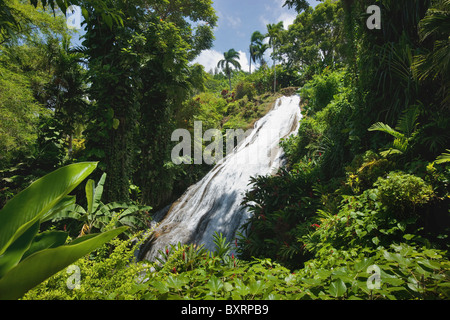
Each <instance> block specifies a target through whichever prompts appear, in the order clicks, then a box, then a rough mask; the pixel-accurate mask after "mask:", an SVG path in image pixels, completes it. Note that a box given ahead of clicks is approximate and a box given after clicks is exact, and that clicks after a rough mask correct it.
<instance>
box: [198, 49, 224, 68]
mask: <svg viewBox="0 0 450 320" xmlns="http://www.w3.org/2000/svg"><path fill="white" fill-rule="evenodd" d="M221 59H223V53H220V52H218V51H216V50H204V51H202V53H201V54H200V55H199V56H198V57H197V58H195V60H194V61H193V63H198V64H201V65H202V66H204V67H205V71H206V72H209V71H210V70H214V69H215V68H216V67H217V63H218V62H219V61H220V60H221Z"/></svg>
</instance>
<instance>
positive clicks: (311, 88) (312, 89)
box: [300, 69, 345, 113]
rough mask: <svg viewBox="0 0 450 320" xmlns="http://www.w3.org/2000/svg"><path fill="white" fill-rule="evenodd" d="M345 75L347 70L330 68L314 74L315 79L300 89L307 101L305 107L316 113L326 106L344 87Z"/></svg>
mask: <svg viewBox="0 0 450 320" xmlns="http://www.w3.org/2000/svg"><path fill="white" fill-rule="evenodd" d="M344 75H345V71H330V70H328V69H325V70H324V71H323V73H322V74H320V75H314V77H313V79H312V80H311V81H309V82H307V83H306V85H305V86H303V88H302V89H301V90H300V95H301V97H302V99H304V100H306V101H307V105H306V106H305V109H306V110H307V111H311V112H312V113H316V112H318V111H320V110H322V109H323V108H325V107H326V106H327V105H328V104H329V103H330V102H331V101H332V100H333V97H334V95H336V94H338V93H339V92H340V89H341V88H342V87H343V85H344Z"/></svg>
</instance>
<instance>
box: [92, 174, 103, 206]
mask: <svg viewBox="0 0 450 320" xmlns="http://www.w3.org/2000/svg"><path fill="white" fill-rule="evenodd" d="M105 179H106V173H103V174H102V177H101V178H100V180H99V181H98V183H97V187H95V192H94V203H93V206H92V210H93V212H95V211H97V208H98V206H99V205H100V203H101V199H102V194H103V185H104V184H105Z"/></svg>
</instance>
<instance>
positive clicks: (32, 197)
mask: <svg viewBox="0 0 450 320" xmlns="http://www.w3.org/2000/svg"><path fill="white" fill-rule="evenodd" d="M96 167H97V163H95V162H83V163H76V164H72V165H69V166H66V167H63V168H60V169H58V170H55V171H53V172H52V173H50V174H48V175H46V176H44V177H42V178H40V179H39V180H37V181H35V182H34V183H32V184H31V185H30V186H29V187H28V188H26V189H25V190H23V191H22V192H20V193H19V194H18V195H16V196H15V197H14V198H13V199H11V200H10V201H8V202H7V203H6V205H5V206H4V207H3V209H2V210H1V211H0V255H2V254H3V253H4V252H5V251H6V249H7V248H8V247H9V245H11V243H13V242H14V241H15V240H16V239H17V238H19V237H20V236H21V235H22V234H23V233H24V232H25V231H26V230H28V228H30V227H31V226H32V225H33V224H35V223H36V222H38V221H39V220H40V219H41V217H42V216H44V215H45V214H46V213H48V212H49V211H50V210H51V209H52V208H53V207H54V206H55V205H56V204H58V203H59V202H60V201H61V200H62V199H63V198H64V197H65V196H67V194H69V193H70V192H71V191H72V190H73V189H74V188H75V187H76V186H77V185H78V184H79V183H80V182H81V181H83V180H84V179H85V178H86V177H87V176H88V175H89V174H91V172H92V171H94V169H95V168H96Z"/></svg>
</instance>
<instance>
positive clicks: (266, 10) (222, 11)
mask: <svg viewBox="0 0 450 320" xmlns="http://www.w3.org/2000/svg"><path fill="white" fill-rule="evenodd" d="M284 2H285V0H213V7H214V9H215V10H216V14H217V16H218V18H219V19H218V22H217V27H216V28H215V30H214V36H215V41H214V43H213V47H212V48H211V49H210V50H206V51H203V52H202V53H201V54H200V56H199V57H197V58H196V59H195V60H194V61H193V62H194V63H199V64H201V65H203V66H204V67H205V71H207V72H208V71H210V70H211V69H214V68H215V67H216V66H217V62H219V60H221V59H223V53H224V52H226V51H228V50H229V49H232V48H233V49H235V50H236V51H238V52H239V53H240V61H239V62H240V64H241V67H242V70H245V71H248V70H249V60H250V54H249V49H248V48H249V45H250V38H251V35H252V33H253V32H254V31H260V32H261V33H263V34H264V33H266V32H267V24H269V23H278V22H280V21H283V24H284V27H285V28H286V29H287V27H288V26H289V25H290V24H292V23H293V21H294V19H295V17H296V16H297V13H296V11H295V10H294V9H288V8H287V6H286V7H284V8H283V4H284ZM309 3H310V5H311V6H312V7H315V6H316V5H317V4H318V3H319V1H315V0H310V1H309ZM267 54H270V51H268V53H267ZM266 61H268V62H270V61H271V60H270V59H269V58H268V57H267V58H266ZM253 70H254V66H253V64H252V71H253Z"/></svg>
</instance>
